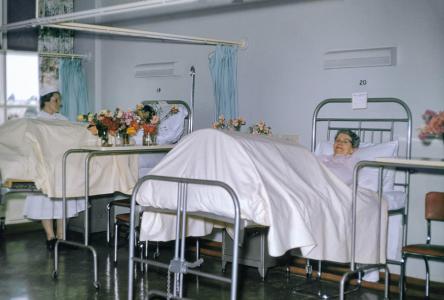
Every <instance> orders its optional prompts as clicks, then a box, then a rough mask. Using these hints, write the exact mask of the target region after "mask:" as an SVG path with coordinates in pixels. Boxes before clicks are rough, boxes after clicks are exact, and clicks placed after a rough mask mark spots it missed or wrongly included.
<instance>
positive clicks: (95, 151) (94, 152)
mask: <svg viewBox="0 0 444 300" xmlns="http://www.w3.org/2000/svg"><path fill="white" fill-rule="evenodd" d="M167 103H169V104H180V105H183V106H184V107H185V108H186V109H187V111H188V120H187V122H188V123H187V125H188V126H189V127H188V128H190V126H192V123H191V119H192V118H191V110H190V108H189V106H188V105H187V103H186V102H184V101H180V100H168V101H167ZM171 148H172V147H155V146H154V147H139V148H131V147H118V148H117V147H109V148H108V147H85V148H79V149H69V150H67V151H66V152H65V153H64V154H63V160H62V201H63V208H64V209H63V214H62V216H63V239H61V240H60V239H58V240H57V242H56V244H55V247H54V270H53V272H52V277H53V279H57V277H58V261H59V259H58V257H59V254H58V253H59V251H58V250H59V249H58V247H59V244H60V243H62V244H67V245H70V246H73V247H77V248H85V249H88V250H89V251H91V253H92V256H93V268H94V279H93V286H94V287H95V288H96V289H98V288H99V287H100V283H99V281H98V264H97V252H96V250H95V249H94V247H92V246H90V245H89V234H88V233H89V213H88V203H89V170H90V163H91V160H92V158H93V157H96V156H108V155H134V154H144V153H145V154H147V153H162V152H168V151H169V150H171ZM81 153H87V155H86V157H85V218H84V222H85V224H84V229H85V231H84V232H85V234H84V242H83V243H78V242H75V241H69V240H67V239H66V202H67V201H66V161H67V159H68V157H69V156H70V155H72V154H81Z"/></svg>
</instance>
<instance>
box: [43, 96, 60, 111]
mask: <svg viewBox="0 0 444 300" xmlns="http://www.w3.org/2000/svg"><path fill="white" fill-rule="evenodd" d="M61 106H62V98H61V97H60V94H59V93H54V94H53V95H52V96H51V99H50V100H49V101H48V102H46V103H45V108H44V111H46V112H47V113H49V114H55V113H58V112H59V111H60V107H61Z"/></svg>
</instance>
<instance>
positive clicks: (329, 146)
mask: <svg viewBox="0 0 444 300" xmlns="http://www.w3.org/2000/svg"><path fill="white" fill-rule="evenodd" d="M397 152H398V141H391V142H387V143H381V144H371V143H361V144H360V145H359V149H358V150H356V151H355V153H354V154H353V155H354V156H356V158H357V161H361V160H375V159H376V158H378V157H395V156H396V154H397ZM315 155H317V156H320V155H333V142H320V143H319V144H318V145H317V146H316V149H315ZM394 183H395V171H394V170H385V171H384V172H383V191H393V185H394ZM359 185H360V186H362V187H364V188H367V189H370V190H373V191H377V190H378V169H377V168H370V167H367V168H363V169H362V170H361V171H360V172H359Z"/></svg>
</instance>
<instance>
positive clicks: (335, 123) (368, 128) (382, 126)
mask: <svg viewBox="0 0 444 300" xmlns="http://www.w3.org/2000/svg"><path fill="white" fill-rule="evenodd" d="M351 102H352V99H350V98H336V99H326V100H324V101H322V102H321V103H319V104H318V105H317V107H316V109H315V111H314V113H313V119H312V122H313V123H312V126H313V127H312V128H313V131H312V140H311V150H312V151H314V150H315V146H316V143H317V141H318V138H317V137H318V135H317V133H318V127H319V124H321V123H324V124H325V123H326V129H327V132H326V133H327V136H326V139H327V140H331V139H332V138H333V137H334V134H332V133H334V132H337V131H338V130H340V129H344V128H346V129H351V130H353V131H355V132H357V134H358V135H359V136H360V138H361V141H363V142H371V143H375V142H379V143H382V142H385V141H392V140H394V139H395V130H396V132H397V131H398V130H397V129H398V128H397V125H399V124H404V125H405V126H404V127H405V129H404V134H405V137H406V139H405V147H404V153H403V154H402V155H400V154H399V149H398V157H401V158H405V159H410V158H411V139H412V116H411V112H410V109H409V108H408V106H407V105H406V104H405V103H404V102H403V101H401V100H399V99H396V98H369V99H368V104H369V106H370V105H374V104H387V103H391V104H395V105H396V106H397V107H398V110H400V112H402V113H403V115H404V116H402V117H397V118H385V117H375V118H356V117H351V118H350V117H348V118H343V117H320V116H319V115H320V112H321V109H322V108H324V107H325V106H326V105H329V104H330V105H331V104H333V105H334V104H351ZM376 124H377V125H376ZM377 139H378V140H377ZM364 165H365V166H367V167H378V168H379V173H378V176H379V181H378V182H379V187H378V188H379V190H378V197H379V199H380V200H381V199H382V172H383V169H384V166H381V165H380V164H379V165H374V164H371V163H368V162H360V163H358V164H357V165H356V167H355V171H354V177H353V178H354V185H353V202H352V203H353V204H352V205H353V207H352V209H353V214H352V218H353V220H352V221H353V230H352V249H351V254H352V259H351V263H350V270H351V271H350V272H347V273H346V274H345V275H344V276H343V278H342V280H341V283H340V294H339V296H340V299H343V298H344V293H345V288H344V286H345V283H346V281H347V280H348V279H349V278H350V277H351V275H353V274H357V275H358V276H359V278H358V279H359V280H358V282H360V279H361V275H362V272H363V271H364V270H369V269H380V268H384V269H385V272H386V276H385V297H386V298H388V277H389V276H388V268H387V266H386V264H376V265H369V266H363V267H360V268H356V266H355V239H356V237H355V235H356V211H355V210H356V194H357V179H358V176H359V174H358V172H359V170H360V169H361V168H362V167H363V166H364ZM403 173H404V174H403V176H402V177H403V178H402V182H396V181H395V186H398V187H401V188H402V189H403V191H404V192H405V193H406V202H405V205H404V207H403V208H400V209H396V210H392V211H389V215H395V214H401V215H402V228H403V233H402V246H404V245H405V244H406V241H407V216H408V206H409V205H408V203H409V185H410V173H409V172H408V171H404V172H403ZM387 263H390V264H396V265H401V264H402V261H396V260H387ZM311 272H312V267H311V265H310V261H309V260H307V265H306V273H307V278H311ZM321 274H322V273H321V263H319V270H318V279H320V277H321Z"/></svg>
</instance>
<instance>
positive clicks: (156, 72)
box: [134, 61, 182, 78]
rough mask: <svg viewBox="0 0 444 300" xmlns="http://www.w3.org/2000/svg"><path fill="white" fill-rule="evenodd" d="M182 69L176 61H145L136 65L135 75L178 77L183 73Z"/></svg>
mask: <svg viewBox="0 0 444 300" xmlns="http://www.w3.org/2000/svg"><path fill="white" fill-rule="evenodd" d="M181 69H182V68H181V67H180V64H179V63H178V62H175V61H169V62H153V63H144V64H140V65H136V66H135V67H134V77H136V78H150V77H177V76H181V75H182V74H181Z"/></svg>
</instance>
